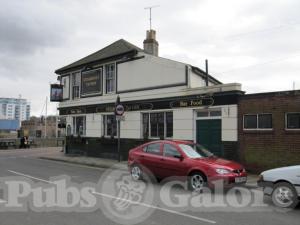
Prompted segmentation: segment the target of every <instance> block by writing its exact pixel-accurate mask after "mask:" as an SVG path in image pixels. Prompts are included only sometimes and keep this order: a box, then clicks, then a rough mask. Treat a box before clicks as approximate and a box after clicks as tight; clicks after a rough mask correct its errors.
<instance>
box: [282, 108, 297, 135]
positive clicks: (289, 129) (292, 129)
mask: <svg viewBox="0 0 300 225" xmlns="http://www.w3.org/2000/svg"><path fill="white" fill-rule="evenodd" d="M293 113H294V114H295V113H297V114H300V112H285V113H284V118H285V123H284V125H285V126H284V129H285V130H287V131H300V128H287V114H293Z"/></svg>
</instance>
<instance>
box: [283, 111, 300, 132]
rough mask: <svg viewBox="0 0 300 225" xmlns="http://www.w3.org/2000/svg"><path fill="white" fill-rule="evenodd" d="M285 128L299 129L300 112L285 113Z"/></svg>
mask: <svg viewBox="0 0 300 225" xmlns="http://www.w3.org/2000/svg"><path fill="white" fill-rule="evenodd" d="M286 128H287V129H300V113H287V114H286Z"/></svg>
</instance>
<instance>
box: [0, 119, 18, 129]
mask: <svg viewBox="0 0 300 225" xmlns="http://www.w3.org/2000/svg"><path fill="white" fill-rule="evenodd" d="M19 128H20V126H19V121H18V120H6V119H5V120H3V119H0V131H6V132H10V131H17V130H18V129H19Z"/></svg>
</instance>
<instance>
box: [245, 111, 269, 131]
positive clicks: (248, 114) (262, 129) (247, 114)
mask: <svg viewBox="0 0 300 225" xmlns="http://www.w3.org/2000/svg"><path fill="white" fill-rule="evenodd" d="M259 115H271V126H272V127H271V128H259V126H258V116H259ZM245 116H256V128H245ZM273 129H274V126H273V114H272V113H246V114H243V130H245V131H247V130H248V131H251V130H253V131H256V130H258V131H264V130H265V131H271V130H273Z"/></svg>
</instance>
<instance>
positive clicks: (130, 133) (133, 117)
mask: <svg viewBox="0 0 300 225" xmlns="http://www.w3.org/2000/svg"><path fill="white" fill-rule="evenodd" d="M124 116H125V121H121V135H120V136H121V138H141V128H142V124H141V113H140V112H125V113H124Z"/></svg>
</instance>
